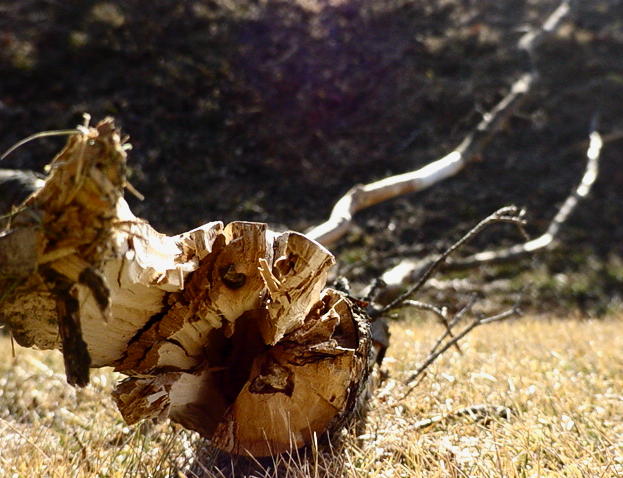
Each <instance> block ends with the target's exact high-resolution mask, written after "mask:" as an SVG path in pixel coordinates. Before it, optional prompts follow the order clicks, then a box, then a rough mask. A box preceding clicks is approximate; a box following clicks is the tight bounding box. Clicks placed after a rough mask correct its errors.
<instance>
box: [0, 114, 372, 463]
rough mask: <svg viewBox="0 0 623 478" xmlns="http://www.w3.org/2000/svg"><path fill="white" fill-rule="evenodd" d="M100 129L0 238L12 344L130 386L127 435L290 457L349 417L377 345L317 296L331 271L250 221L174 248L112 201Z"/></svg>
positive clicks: (72, 145)
mask: <svg viewBox="0 0 623 478" xmlns="http://www.w3.org/2000/svg"><path fill="white" fill-rule="evenodd" d="M125 159H126V155H125V149H124V147H123V145H122V143H121V140H120V136H119V133H118V131H117V130H116V129H115V127H114V125H113V123H112V121H111V120H105V121H103V122H101V123H100V124H99V125H98V126H97V127H96V128H89V129H85V130H84V131H82V130H81V131H76V134H74V135H73V136H71V137H70V139H69V141H68V144H67V146H66V147H65V149H64V150H63V151H62V152H61V153H60V154H59V155H58V156H57V157H56V158H55V159H54V161H53V162H52V164H51V174H50V176H49V177H48V178H47V179H46V180H45V183H44V184H43V185H42V187H41V189H39V190H38V191H36V192H35V193H34V194H32V195H31V196H29V197H28V198H27V199H26V200H25V201H24V202H23V203H22V204H20V205H19V206H18V207H17V208H14V209H13V212H12V214H11V215H10V217H9V219H8V221H7V224H6V227H5V229H4V231H3V232H2V233H1V234H0V250H1V251H3V252H2V253H0V280H1V282H0V297H2V301H1V302H0V320H2V321H3V322H5V323H6V324H8V325H9V327H10V329H11V331H12V333H13V335H14V337H15V339H16V340H17V342H18V343H20V344H21V345H24V346H27V347H33V346H34V347H38V348H44V349H52V348H60V349H61V350H62V352H63V354H64V356H65V366H66V373H67V378H68V381H69V382H70V383H72V384H75V385H80V386H82V385H85V384H86V383H88V369H89V367H101V366H113V367H115V369H116V370H117V371H119V372H122V373H124V374H125V375H127V376H128V378H127V379H126V380H124V381H122V382H121V383H120V384H119V385H118V386H117V388H116V389H115V391H114V398H115V401H116V403H117V405H118V407H119V410H120V411H121V413H122V415H123V417H124V418H125V420H126V421H127V422H128V423H135V422H137V421H139V420H141V419H144V418H154V417H157V418H163V417H170V418H171V419H172V420H174V421H177V422H179V423H181V424H182V425H184V426H185V427H187V428H190V429H192V430H196V431H197V432H199V433H200V434H201V435H202V436H204V437H206V438H209V439H210V440H211V442H212V443H213V444H214V445H215V446H216V447H218V448H220V449H222V450H224V451H227V452H231V453H238V454H246V453H250V454H252V455H254V456H263V455H269V454H274V453H280V452H283V451H287V450H290V449H292V448H295V447H300V446H303V445H305V444H307V443H309V442H310V440H312V437H313V436H314V434H322V433H325V432H330V431H332V430H334V429H336V428H337V427H339V426H340V425H341V424H342V423H343V422H344V420H345V418H346V417H347V416H348V415H349V414H350V413H351V412H352V411H353V410H354V409H355V408H356V406H355V405H356V403H357V398H358V397H360V396H361V395H362V394H363V392H364V391H365V390H366V385H367V377H368V374H369V371H370V370H371V368H372V366H373V364H374V358H375V356H376V353H375V352H376V351H377V349H378V347H379V344H375V343H373V341H372V339H371V332H370V330H371V329H370V323H369V319H368V318H367V316H366V315H365V313H364V312H362V311H361V310H360V309H359V308H358V305H357V303H356V302H355V301H353V300H352V299H350V298H349V297H348V296H347V295H346V294H343V293H341V292H338V291H335V290H332V289H325V282H326V278H327V273H328V269H329V268H330V267H331V266H332V265H333V263H334V258H333V256H332V255H331V253H330V252H329V251H327V250H326V249H325V248H323V247H322V246H321V245H319V244H318V243H316V242H314V241H313V240H310V239H308V238H307V237H305V236H303V235H301V234H298V233H295V232H285V233H275V232H272V231H270V230H268V229H267V227H266V225H264V224H259V223H249V222H233V223H230V224H228V225H225V226H224V225H223V224H222V223H220V222H212V223H208V224H205V225H203V226H201V227H199V228H197V229H194V230H192V231H189V232H187V233H183V234H180V235H178V236H174V237H168V236H165V235H162V234H159V233H158V232H157V231H155V230H154V229H153V228H151V226H149V224H147V223H146V222H145V221H143V220H141V219H139V218H136V217H135V216H134V215H133V214H132V212H131V211H130V209H129V207H128V205H127V203H126V202H125V200H124V199H123V187H124V185H125Z"/></svg>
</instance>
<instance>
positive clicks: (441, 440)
mask: <svg viewBox="0 0 623 478" xmlns="http://www.w3.org/2000/svg"><path fill="white" fill-rule="evenodd" d="M439 332H440V329H439V327H438V326H437V325H436V324H434V323H432V322H430V321H426V320H415V319H414V320H410V321H404V322H399V323H395V324H393V326H392V338H391V343H392V346H391V347H390V350H389V352H388V356H387V358H386V361H385V366H386V368H387V369H388V371H389V379H387V380H386V381H385V382H383V383H382V384H381V385H380V387H379V388H378V389H377V391H376V392H375V394H374V396H373V398H372V399H371V401H370V405H371V411H370V412H369V414H368V417H367V419H366V421H365V422H364V425H363V426H360V427H358V429H357V430H351V431H349V432H348V433H345V434H344V436H342V437H341V441H340V443H339V444H335V440H334V448H333V450H332V451H324V452H320V453H316V452H314V451H313V450H311V451H308V452H307V453H303V452H301V453H300V454H298V455H295V456H293V457H281V458H278V459H277V458H275V459H273V460H269V461H268V462H266V461H263V462H262V463H261V464H258V465H257V466H256V467H255V470H254V471H253V476H276V475H277V474H278V476H291V477H308V476H309V477H322V476H340V475H342V476H355V477H358V476H361V477H372V476H374V477H376V476H387V477H390V476H392V477H393V476H398V477H400V476H405V477H412V476H413V477H420V476H421V477H424V476H426V477H447V476H450V477H452V476H456V477H499V476H505V477H533V476H534V477H539V476H541V477H549V476H561V477H562V476H564V477H593V476H595V477H600V476H603V477H615V476H623V322H622V321H621V320H620V319H619V320H615V319H609V320H603V321H582V320H575V319H574V320H571V319H568V320H546V319H536V318H530V319H520V320H519V321H515V322H512V323H501V324H492V325H489V326H486V327H482V328H480V329H476V330H475V331H474V332H473V333H472V334H471V335H470V336H468V337H467V338H466V340H465V341H464V342H463V343H462V350H463V355H459V353H458V352H457V351H454V350H452V351H449V352H448V353H447V354H446V355H445V356H444V357H442V358H441V359H440V361H439V362H437V363H436V364H435V365H434V366H433V367H431V368H430V369H429V371H428V375H427V376H426V377H425V378H424V379H423V380H422V382H421V383H420V384H419V386H418V387H417V388H415V389H414V390H413V392H412V393H411V394H409V395H408V396H407V397H406V398H404V395H405V393H406V391H407V387H405V386H404V385H403V383H402V381H403V380H404V379H405V378H406V377H407V376H408V375H409V374H410V373H411V372H412V371H413V370H414V369H415V368H416V366H417V364H418V362H419V361H421V360H422V359H423V358H424V357H425V356H426V353H427V351H428V348H429V347H430V345H431V344H432V342H433V341H434V339H435V337H436V336H437V335H438V334H439ZM0 354H2V356H3V357H4V360H3V361H2V364H1V365H0V368H1V371H0V434H1V436H2V442H1V443H2V445H1V447H0V449H1V453H0V476H16V477H22V476H23V477H34V476H52V477H55V476H59V477H60V476H106V477H108V476H111V477H117V476H119V477H121V476H150V477H151V476H175V475H176V474H177V472H178V471H179V468H178V466H179V465H180V463H183V462H184V461H185V460H186V459H187V458H188V457H189V456H190V455H191V454H192V451H193V443H192V442H193V439H194V435H193V434H191V433H189V432H186V431H183V430H182V429H180V428H179V427H177V426H174V425H171V424H169V423H162V424H151V423H149V424H145V425H143V426H141V427H133V428H132V427H127V426H126V425H125V424H124V423H123V422H122V420H121V418H120V417H119V415H118V413H117V411H116V409H115V407H114V404H113V403H112V400H111V399H110V397H109V391H110V389H111V387H112V384H113V383H114V381H115V380H116V379H117V377H116V376H115V375H114V374H113V373H112V372H111V371H109V370H105V371H95V372H94V373H93V375H92V384H91V385H90V386H89V387H87V388H86V389H84V390H76V389H73V388H71V387H69V386H68V385H66V383H65V378H64V375H63V373H62V370H63V367H62V360H61V358H60V354H58V353H49V352H37V351H32V350H26V349H20V348H18V349H16V356H15V357H14V358H12V355H11V346H10V343H9V341H8V340H7V339H3V340H2V341H0ZM477 404H488V405H500V406H505V407H508V408H510V409H511V410H512V416H511V418H510V419H505V418H501V417H497V416H492V417H485V419H480V420H479V419H477V418H476V417H470V416H462V417H453V416H450V417H449V418H445V419H442V420H440V421H439V422H437V423H436V424H434V425H431V426H429V427H427V428H420V426H418V425H417V424H418V422H420V421H421V420H422V419H425V418H428V417H433V416H436V415H439V414H446V413H451V412H453V411H455V410H457V409H460V408H462V407H467V406H472V405H477ZM320 450H323V447H322V446H320ZM275 463H277V464H276V465H275ZM205 466H206V469H207V473H208V475H213V476H227V475H231V474H232V473H231V472H229V473H228V472H227V471H226V469H227V467H223V468H222V469H221V471H219V470H217V469H215V468H211V467H210V464H209V463H206V465H205ZM253 468H254V467H253V466H252V467H250V468H249V467H248V466H247V467H246V469H247V470H249V469H253ZM229 469H231V466H230V467H229ZM234 469H235V470H237V471H236V472H235V473H237V475H234V476H242V475H243V472H242V471H241V470H242V469H241V468H236V467H234Z"/></svg>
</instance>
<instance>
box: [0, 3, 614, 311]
mask: <svg viewBox="0 0 623 478" xmlns="http://www.w3.org/2000/svg"><path fill="white" fill-rule="evenodd" d="M577 3H578V6H577V9H576V12H575V14H574V15H573V18H572V19H570V21H568V22H567V23H566V24H565V25H564V26H563V27H562V29H561V30H560V31H559V32H558V34H557V35H556V36H555V37H553V38H551V39H549V40H548V41H547V42H546V43H545V44H543V45H542V46H541V47H540V48H539V50H538V54H537V58H536V59H535V60H536V64H537V67H538V70H539V71H540V73H541V82H540V83H539V84H538V86H537V87H536V89H535V91H534V92H533V94H532V95H531V97H530V99H529V100H528V101H527V102H526V103H525V104H524V106H523V107H522V109H521V111H519V112H518V113H517V114H516V115H514V116H513V118H512V119H511V121H510V122H509V124H508V127H507V128H506V129H505V131H503V132H502V133H501V134H499V135H498V136H497V137H496V138H495V140H494V141H493V143H492V144H491V145H490V146H489V147H488V148H487V150H486V151H485V153H484V155H483V158H482V159H483V160H482V161H481V162H479V163H477V164H474V165H472V166H471V167H470V168H469V169H468V170H466V171H464V172H462V173H460V174H459V175H458V176H457V177H455V178H453V179H451V180H449V181H446V182H444V183H441V184H439V185H437V186H436V187H434V188H432V189H431V190H429V191H426V192H424V193H420V194H417V195H412V196H409V197H405V198H401V199H398V200H395V201H392V202H390V203H388V204H384V205H381V206H378V207H375V208H374V209H373V210H371V211H369V212H366V213H365V214H362V215H361V217H359V218H358V223H359V224H360V226H361V228H360V230H359V231H355V233H354V234H353V235H352V236H351V237H350V238H349V239H348V240H347V244H346V246H344V247H345V249H343V250H341V252H340V251H338V252H340V254H341V255H342V258H343V259H344V260H346V261H347V262H348V261H351V262H354V263H356V262H358V261H360V262H362V263H365V264H366V265H365V267H359V272H360V273H361V275H363V276H365V275H366V274H368V275H369V274H374V273H375V272H376V271H378V270H381V269H383V268H384V267H386V266H387V265H388V264H389V263H391V261H392V257H393V256H395V255H396V254H404V253H409V252H416V253H425V252H427V251H429V250H431V249H432V250H435V249H436V248H439V247H442V245H443V244H444V243H445V242H447V241H448V240H450V239H452V238H456V236H457V234H458V233H459V232H460V231H464V230H465V229H466V228H467V227H469V225H471V224H473V223H474V222H475V221H476V220H478V219H479V218H481V217H483V216H485V215H486V214H488V213H490V212H491V211H493V210H494V209H496V208H498V207H500V206H502V205H506V204H509V203H515V204H518V205H522V206H526V207H527V208H528V210H529V212H530V219H531V225H530V228H529V229H530V232H532V233H534V234H539V233H540V232H541V231H542V230H543V228H544V227H546V225H547V223H548V221H549V220H550V218H551V217H552V215H553V214H554V213H555V207H556V206H557V205H558V204H560V203H561V201H563V200H564V198H565V197H566V196H567V195H568V193H569V192H570V190H571V189H572V188H573V187H574V186H575V184H576V183H577V181H578V180H579V177H580V175H581V173H582V171H583V168H584V164H585V155H584V153H585V151H584V150H585V145H584V144H583V142H584V141H585V140H586V139H587V134H588V128H589V124H590V119H591V117H592V116H593V115H594V114H599V116H600V124H601V129H602V132H603V133H604V134H608V133H613V132H615V133H616V132H620V131H622V130H623V114H622V113H623V110H622V105H623V55H621V52H622V51H623V2H622V1H620V0H597V1H594V2H577ZM557 4H558V2H557V1H553V0H543V1H538V2H536V1H527V0H509V1H505V2H496V1H493V0H482V1H475V0H438V1H435V2H429V1H424V0H411V1H407V0H335V1H333V0H297V1H273V0H264V1H253V0H239V1H238V0H236V1H227V0H199V1H179V2H170V1H166V0H156V1H151V2H141V1H137V0H125V1H119V2H105V1H83V0H80V1H78V0H65V1H56V0H21V1H19V2H15V1H12V0H0V74H1V76H0V78H1V79H0V150H2V151H3V150H5V149H7V148H8V147H9V146H11V145H12V144H13V143H15V142H16V141H17V140H19V139H21V138H23V137H25V136H27V135H29V134H31V133H33V132H37V131H42V130H48V129H59V128H67V127H71V126H74V125H75V124H77V123H79V122H80V121H81V114H82V112H85V111H86V112H89V113H90V114H91V115H92V116H93V117H94V118H96V119H98V118H101V117H103V116H106V115H112V116H114V117H115V118H116V119H117V120H118V122H119V123H120V125H121V126H122V128H123V130H124V131H125V132H126V133H128V134H130V135H131V142H132V144H133V145H134V150H133V151H132V152H131V154H130V167H131V170H132V177H131V180H132V183H133V184H134V186H135V187H136V188H137V189H138V190H139V191H141V192H142V193H143V194H144V195H145V196H146V198H147V200H146V201H145V202H143V203H140V202H137V201H133V202H132V207H133V209H134V210H135V212H136V213H137V214H138V215H141V216H143V217H145V218H147V219H148V220H149V221H150V222H151V223H152V224H153V225H154V226H155V227H156V228H158V229H160V230H161V231H163V232H169V233H176V232H180V231H182V230H187V229H189V228H191V227H194V226H197V225H199V224H201V223H203V222H206V221H209V220H216V219H220V220H224V221H229V220H233V219H246V220H258V221H266V222H269V223H272V224H275V225H278V226H280V227H288V228H293V229H297V230H304V229H305V228H307V227H309V226H310V225H313V224H315V223H318V222H320V221H321V220H323V219H324V218H325V217H326V216H327V214H328V212H329V211H330V208H331V206H332V204H333V202H334V201H335V200H336V199H337V198H338V197H339V196H341V195H342V194H343V193H344V192H345V191H346V190H347V189H348V188H349V187H350V186H351V185H353V184H354V183H357V182H369V181H371V180H375V179H379V178H382V177H385V176H387V175H390V174H396V173H401V172H404V171H407V170H411V169H414V168H416V167H418V166H420V165H423V164H425V163H427V162H429V161H431V160H433V159H436V158H438V157H440V156H442V155H444V154H445V153H446V152H448V151H450V150H451V149H452V148H454V147H455V146H456V145H457V144H458V142H460V140H461V139H462V137H463V136H464V135H465V134H466V133H467V132H468V131H469V130H470V129H471V128H473V127H474V126H475V124H476V123H477V122H478V121H479V119H480V114H481V113H482V112H483V111H486V110H487V109H488V108H490V107H491V106H492V105H494V104H495V103H496V102H497V101H499V99H500V98H501V97H503V96H504V94H505V93H506V92H507V90H508V88H509V86H510V84H511V83H512V82H513V81H514V79H516V77H517V76H518V75H519V74H520V73H521V72H522V71H524V70H525V69H526V68H527V67H528V66H529V59H528V58H526V57H525V54H524V53H522V52H519V51H518V50H517V48H516V42H517V40H518V38H519V37H520V36H521V34H522V33H523V32H525V31H526V29H527V28H529V27H531V26H534V25H538V24H539V23H540V21H541V20H542V19H543V18H545V17H546V15H547V14H549V13H550V12H551V11H552V10H553V9H554V8H555V7H556V6H557ZM62 144H63V140H60V139H58V138H57V139H54V138H48V139H44V140H40V141H37V142H36V143H32V144H29V145H28V146H25V147H23V148H21V149H20V150H18V151H17V152H15V153H14V154H13V155H11V157H10V158H8V159H7V160H5V161H4V162H3V164H2V166H3V167H22V168H31V169H35V170H41V168H42V167H43V165H45V164H46V163H47V162H48V161H49V160H50V159H51V157H52V156H53V154H54V153H55V152H56V151H57V150H58V149H59V148H60V146H61V145H62ZM621 145H622V141H621V140H617V141H613V142H611V143H609V144H606V146H605V147H604V151H603V156H602V163H601V168H602V170H601V176H600V178H599V180H598V182H597V184H596V185H595V187H594V190H593V193H592V195H591V197H590V198H589V200H588V201H586V202H584V203H583V204H582V205H581V206H580V207H579V209H578V211H577V212H576V214H575V215H574V216H573V218H572V219H571V221H570V222H569V223H568V224H567V226H566V227H565V229H564V231H563V234H562V236H561V239H562V240H563V241H564V243H565V246H564V247H563V248H562V249H561V250H560V251H559V252H558V253H557V255H554V256H553V257H552V258H550V259H548V261H547V265H546V267H547V272H548V274H547V275H548V276H549V275H550V273H551V275H552V276H553V277H560V276H561V274H562V276H564V277H567V279H565V280H567V282H569V280H570V279H568V278H569V277H573V276H572V275H569V274H573V273H577V272H578V271H580V272H581V271H585V270H587V269H586V268H587V267H588V268H589V269H590V271H591V274H593V276H594V278H595V280H597V281H599V280H602V279H603V277H604V276H606V278H605V279H603V280H605V282H604V283H603V284H601V285H599V287H602V288H603V290H601V291H600V292H599V294H600V297H597V298H593V297H591V296H590V294H591V288H592V287H593V286H592V285H590V284H589V285H586V286H584V287H583V288H582V294H584V295H586V294H588V296H587V297H584V296H582V294H580V296H581V297H580V299H578V300H580V301H581V300H585V301H589V302H590V301H599V300H606V301H607V300H608V299H607V297H612V296H615V295H618V296H619V297H620V292H619V291H620V285H621V283H622V282H623V265H621V261H620V260H619V259H618V257H620V256H622V255H623V249H622V246H621V244H622V239H623V227H622V226H621V220H620V219H621V217H622V214H621V213H622V211H623V201H621V192H620V191H621V190H622V189H623V169H622V168H621V167H620V164H621V162H620V161H621V159H620V158H621V155H620V151H621ZM508 240H510V239H508ZM490 242H496V243H498V244H499V243H502V242H504V237H503V236H502V237H499V234H491V235H489V236H485V237H483V238H482V240H481V242H480V244H476V246H483V245H484V244H486V243H490ZM365 251H368V252H369V254H368V253H367V252H365ZM557 274H558V276H557ZM561 280H562V279H561ZM571 280H575V279H571ZM563 282H564V281H563ZM589 282H590V281H589ZM553 287H554V289H555V285H554V286H553ZM582 297H584V298H583V299H582ZM604 297H606V299H604ZM570 298H571V299H575V297H574V296H573V293H572V294H571V297H570Z"/></svg>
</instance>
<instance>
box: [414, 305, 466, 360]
mask: <svg viewBox="0 0 623 478" xmlns="http://www.w3.org/2000/svg"><path fill="white" fill-rule="evenodd" d="M402 305H404V306H405V307H414V308H416V309H420V310H427V311H429V312H432V313H433V314H435V315H436V316H437V317H439V320H440V321H441V323H442V324H443V326H444V327H445V328H446V333H447V334H448V335H449V336H450V337H454V333H453V332H452V328H451V326H450V322H449V321H448V308H447V307H437V306H436V305H433V304H429V303H427V302H420V301H419V300H405V301H404V302H403V303H402ZM454 348H456V350H457V352H459V353H460V354H463V351H462V350H461V347H459V344H454Z"/></svg>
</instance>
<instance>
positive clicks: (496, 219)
mask: <svg viewBox="0 0 623 478" xmlns="http://www.w3.org/2000/svg"><path fill="white" fill-rule="evenodd" d="M524 216H525V210H523V209H519V208H517V207H516V206H507V207H503V208H501V209H498V210H497V211H495V212H494V213H493V214H491V215H490V216H488V217H486V218H485V219H483V220H482V221H480V222H479V223H478V224H477V225H476V226H474V227H473V228H472V229H471V230H469V231H468V232H467V234H465V235H464V236H463V237H461V238H460V239H459V240H458V241H456V242H455V243H454V244H453V245H452V246H450V247H449V248H448V249H446V250H445V251H444V252H443V253H442V254H440V255H439V256H438V257H437V258H436V259H434V260H432V261H431V262H430V263H429V265H428V266H427V267H426V268H425V269H424V271H423V272H422V274H421V275H420V277H419V278H418V279H417V281H416V282H415V284H413V285H412V286H411V287H409V288H408V289H407V291H406V292H404V293H403V294H401V295H400V296H398V297H397V298H396V299H394V300H393V301H391V302H390V303H389V304H387V305H386V306H385V307H383V308H382V309H379V310H378V311H375V313H374V314H375V316H379V315H383V314H386V313H387V312H389V311H390V310H392V309H395V308H397V307H402V304H403V303H404V301H405V300H407V299H408V298H409V297H410V296H411V295H413V294H414V293H415V292H417V291H418V290H420V288H421V287H422V286H423V285H424V284H425V283H426V281H427V280H428V279H429V278H430V277H431V276H432V275H433V274H434V273H435V272H436V271H437V269H439V267H441V265H442V264H443V263H444V262H445V261H446V259H447V258H448V257H449V256H450V255H452V254H453V253H454V252H456V251H457V250H458V249H460V248H461V247H462V246H464V245H465V244H467V243H468V242H469V241H470V240H472V239H473V238H474V237H476V236H477V235H478V234H480V233H481V232H482V231H483V230H484V229H486V228H487V227H489V226H491V225H493V224H498V223H501V222H508V223H511V224H515V225H516V226H523V225H525V220H524Z"/></svg>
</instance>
